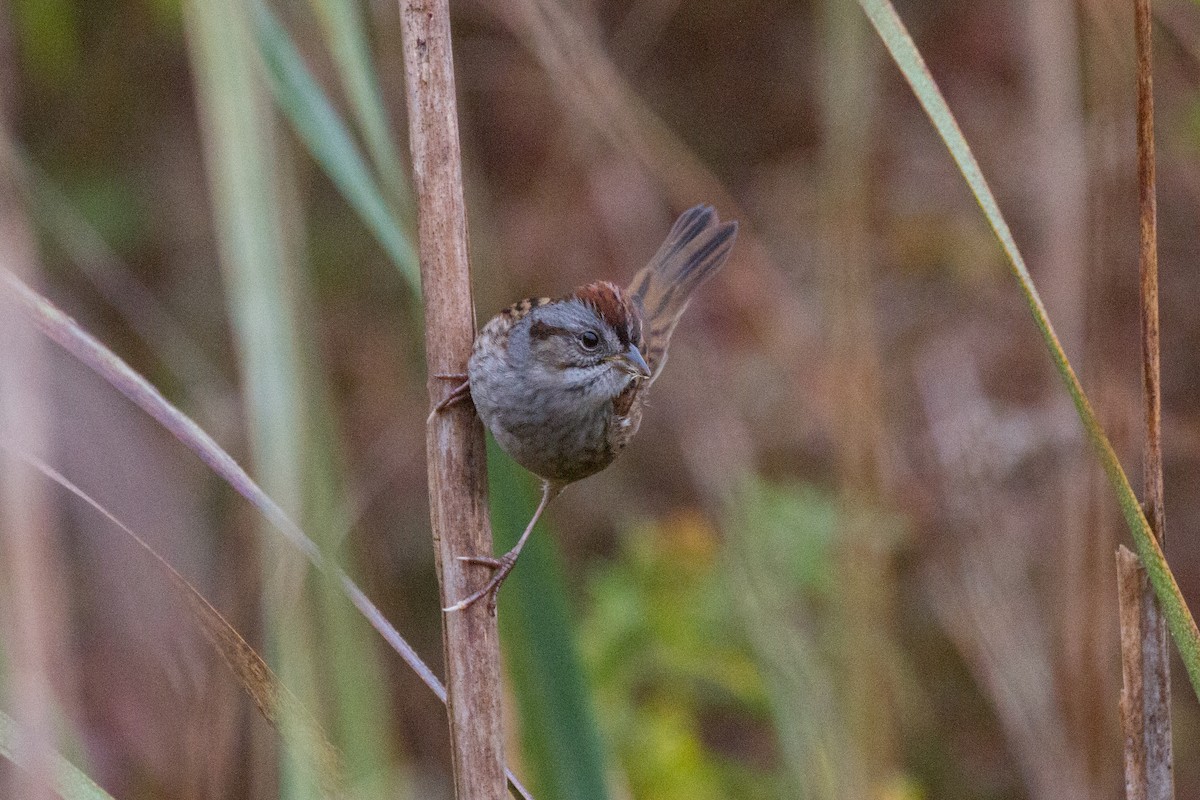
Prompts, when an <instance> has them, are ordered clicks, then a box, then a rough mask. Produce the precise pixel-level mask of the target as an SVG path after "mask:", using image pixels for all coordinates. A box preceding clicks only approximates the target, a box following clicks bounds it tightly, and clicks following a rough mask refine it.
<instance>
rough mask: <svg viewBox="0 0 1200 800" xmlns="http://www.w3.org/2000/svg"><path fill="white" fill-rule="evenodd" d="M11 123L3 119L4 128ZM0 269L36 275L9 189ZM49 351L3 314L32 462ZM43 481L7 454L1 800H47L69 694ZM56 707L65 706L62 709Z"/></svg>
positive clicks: (3, 460)
mask: <svg viewBox="0 0 1200 800" xmlns="http://www.w3.org/2000/svg"><path fill="white" fill-rule="evenodd" d="M5 124H6V121H5V120H4V119H2V118H0V127H2V126H4V125H5ZM0 269H2V270H5V271H6V272H7V270H13V271H16V272H18V273H20V274H23V275H32V274H35V273H36V271H37V269H38V267H37V248H36V244H35V238H34V234H33V231H32V229H31V228H30V226H29V224H28V220H27V219H26V217H25V214H24V210H23V209H22V208H21V206H20V203H19V202H18V199H17V197H16V192H15V191H14V189H13V187H12V186H11V185H10V184H2V183H0ZM45 364H46V359H45V348H44V347H43V346H42V342H41V341H40V340H39V339H38V337H37V336H36V335H34V333H33V331H31V330H29V328H28V326H26V325H22V324H21V323H20V321H19V320H18V319H17V318H16V316H15V315H13V314H3V313H0V436H4V437H5V438H8V439H11V440H12V441H14V442H16V443H18V444H19V445H20V446H21V448H22V449H23V450H25V451H27V452H31V453H42V452H44V451H45V450H46V449H47V448H48V447H50V445H51V442H50V438H49V432H50V428H49V426H48V413H47V409H48V408H49V406H50V404H49V402H48V400H47V393H46V388H47V381H48V378H49V375H48V373H47V371H46V368H45ZM40 483H41V482H40V481H38V480H36V479H35V477H34V476H33V475H31V474H30V473H29V471H28V470H26V469H24V468H23V467H22V465H21V464H20V463H19V462H18V461H17V460H16V459H15V458H14V457H13V456H12V455H11V454H9V453H8V452H7V451H6V452H4V453H0V631H2V632H3V636H2V638H0V659H2V660H0V689H2V690H3V691H2V694H3V697H4V700H5V702H6V704H7V705H8V708H9V709H10V710H11V711H12V714H13V717H14V719H15V720H16V721H17V723H18V725H19V732H18V733H16V734H14V736H16V737H17V739H18V748H19V750H20V752H21V754H22V757H23V763H24V767H25V769H24V770H22V771H19V772H15V773H12V774H11V775H7V776H0V794H5V791H4V790H5V789H6V788H7V789H11V794H12V796H14V797H21V798H28V800H49V799H50V798H51V797H53V791H52V789H51V786H52V784H53V777H54V754H55V751H56V749H57V737H56V732H55V726H54V707H55V704H56V698H55V692H54V687H53V686H52V685H51V675H52V674H53V675H54V676H55V677H57V678H59V679H66V680H64V682H63V684H61V685H63V686H70V683H71V682H70V680H69V673H66V674H64V670H68V669H70V664H69V663H64V659H62V658H60V657H58V655H59V652H58V645H59V644H60V642H59V638H58V636H59V633H60V631H61V630H62V629H61V627H60V626H61V625H62V624H63V620H62V618H61V617H60V615H59V614H58V613H57V612H58V610H59V606H60V602H61V600H60V595H59V594H58V592H57V591H56V587H60V586H62V585H63V583H64V580H63V576H61V575H59V574H57V568H58V564H59V562H60V559H59V557H58V554H57V553H56V547H55V544H56V542H57V537H56V535H55V533H56V530H55V525H54V515H53V511H52V506H51V504H50V503H49V502H48V501H47V498H46V496H45V492H44V491H43V487H42V486H41V485H40ZM58 702H61V700H60V701H58Z"/></svg>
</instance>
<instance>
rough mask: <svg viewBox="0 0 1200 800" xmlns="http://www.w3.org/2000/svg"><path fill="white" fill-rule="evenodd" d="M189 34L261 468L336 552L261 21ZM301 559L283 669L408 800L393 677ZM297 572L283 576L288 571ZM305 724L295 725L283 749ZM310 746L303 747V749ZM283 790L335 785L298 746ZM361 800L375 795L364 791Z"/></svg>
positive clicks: (278, 618) (369, 780)
mask: <svg viewBox="0 0 1200 800" xmlns="http://www.w3.org/2000/svg"><path fill="white" fill-rule="evenodd" d="M187 8H188V21H189V25H188V35H189V43H190V44H191V46H192V51H193V55H194V60H195V64H196V68H195V70H194V72H195V74H196V76H197V78H196V79H197V82H198V86H199V90H200V91H199V97H200V102H199V107H200V111H201V118H202V120H203V122H204V134H205V145H206V156H207V167H208V170H209V176H210V184H211V186H212V193H213V210H214V215H215V230H216V234H217V241H218V243H219V245H220V252H221V266H222V269H223V274H224V276H225V279H226V287H227V290H226V296H227V302H228V305H229V313H230V317H231V318H232V319H233V322H234V333H235V336H234V341H235V344H236V346H237V348H238V351H239V357H240V361H241V365H242V375H243V384H244V387H245V388H244V391H245V395H246V399H245V404H246V408H247V412H248V414H247V416H248V418H249V421H250V425H249V435H250V440H251V444H252V446H253V454H254V462H255V468H256V471H257V472H258V473H259V475H260V476H261V481H262V483H263V485H264V486H266V487H268V491H270V492H271V494H272V495H273V496H274V497H276V498H278V499H279V500H280V503H281V505H283V507H284V508H285V509H287V511H288V513H289V515H291V516H292V517H293V518H299V517H301V516H303V518H304V520H305V524H306V526H308V527H309V528H310V529H311V530H313V531H316V532H318V533H317V541H318V542H320V544H321V546H322V549H323V550H324V551H326V552H328V551H329V550H330V549H331V548H332V547H334V546H335V544H336V542H335V541H334V536H335V535H337V534H340V533H341V532H342V531H343V530H344V529H345V526H344V524H343V522H342V520H341V516H342V515H341V512H340V508H339V500H338V498H339V496H340V491H339V490H340V486H341V479H340V470H339V465H338V459H337V456H336V452H335V448H334V446H333V438H332V436H331V434H330V426H331V425H332V423H331V420H332V419H333V418H334V414H333V413H332V411H331V409H330V408H328V407H327V403H326V400H325V395H326V391H325V386H324V381H323V379H322V374H321V372H320V371H319V364H318V362H317V361H316V360H315V359H314V358H313V357H312V353H314V352H315V348H314V347H313V346H312V343H311V341H310V339H309V337H308V334H307V331H308V330H309V326H307V325H302V324H301V322H300V321H301V320H306V319H310V318H312V317H313V316H315V315H314V314H313V312H312V310H311V309H310V308H308V307H307V297H308V292H307V291H306V283H305V273H304V271H303V270H301V269H299V268H298V267H297V263H298V261H299V259H298V257H297V252H296V251H297V250H298V248H297V247H296V245H295V242H297V241H301V240H302V236H300V235H299V234H300V233H301V232H302V225H301V224H300V221H299V211H298V209H299V205H300V204H299V202H298V200H297V199H296V198H295V197H294V196H292V195H291V194H289V193H288V192H287V191H286V187H287V186H288V184H287V182H286V181H282V180H279V178H278V176H279V175H280V174H286V170H287V166H288V164H287V161H286V160H285V159H282V158H280V154H279V152H278V147H277V142H276V134H275V131H274V111H273V109H272V106H271V103H270V98H269V96H268V94H267V91H266V87H265V86H264V85H263V84H262V81H261V77H262V76H261V73H260V71H259V70H258V69H257V68H256V67H257V55H256V51H257V43H256V38H255V36H256V28H255V23H254V19H253V17H252V16H251V13H250V11H249V10H248V9H246V7H245V6H244V5H243V4H242V3H240V2H238V1H237V0H196V1H195V2H193V3H191V4H189V5H188V7H187ZM289 558H290V554H287V553H284V552H282V551H281V552H279V553H272V554H270V555H269V556H268V557H267V558H266V559H264V568H265V570H266V571H265V573H264V583H265V584H266V585H267V603H266V606H267V614H266V616H267V625H268V635H269V643H270V644H269V647H268V652H269V653H270V655H271V657H272V660H273V661H274V662H275V664H276V665H277V669H278V671H279V672H280V675H281V677H282V678H283V679H284V680H285V681H286V682H287V683H288V684H289V686H291V687H292V689H293V690H294V691H295V692H296V694H297V695H298V696H299V697H300V698H301V700H302V702H303V703H304V704H305V705H306V706H307V707H309V708H312V709H321V710H323V711H324V712H325V713H326V715H327V716H328V718H329V720H330V721H332V724H326V728H327V729H330V730H332V731H333V732H334V735H335V739H336V744H337V746H338V749H339V750H340V751H341V752H343V753H344V754H345V757H346V762H345V766H346V768H347V770H346V771H347V775H348V776H349V777H350V778H351V779H352V780H356V781H360V782H361V785H366V784H371V785H376V786H377V789H376V791H375V792H374V793H373V794H371V795H370V796H373V797H380V798H382V797H384V796H387V797H396V796H397V793H396V791H395V790H394V789H390V788H389V787H386V786H384V785H383V784H384V783H386V781H387V778H388V777H389V776H390V775H391V773H392V765H391V759H390V758H389V754H388V742H389V737H388V736H387V714H386V709H387V704H386V703H385V702H381V698H384V697H386V695H387V691H386V689H385V688H384V681H383V680H382V676H381V675H380V673H379V668H378V664H377V662H376V657H377V654H376V653H375V652H374V650H373V648H372V647H371V644H372V642H370V641H369V640H367V638H366V637H365V636H363V635H362V633H363V629H362V627H361V625H362V623H361V621H360V620H356V619H353V618H352V617H351V615H350V613H349V611H348V606H347V604H346V601H345V599H344V598H342V597H341V596H340V594H338V593H337V592H336V589H334V588H333V587H330V586H329V585H328V584H327V583H317V584H315V585H312V586H309V585H308V584H306V583H305V582H304V581H303V580H300V578H301V576H302V575H303V571H302V568H300V567H299V564H298V563H297V562H294V561H290V560H288V559H289ZM281 562H282V563H283V564H284V565H286V566H290V567H292V568H291V569H280V563H281ZM297 724H298V721H297V720H295V719H292V718H291V717H290V716H289V715H286V714H285V715H283V717H282V719H281V720H280V725H281V727H282V728H283V730H284V738H285V741H292V740H293V738H292V737H293V736H294V734H295V733H296V726H297ZM295 740H297V741H300V740H299V739H295ZM282 756H283V759H282V761H283V763H282V765H281V768H280V784H281V794H282V795H283V796H284V797H286V798H289V800H302V799H304V798H309V797H312V798H316V797H320V796H321V794H320V792H319V788H320V787H321V786H325V785H328V784H329V777H328V776H325V775H322V774H320V772H319V769H320V768H319V764H320V762H319V761H318V760H317V759H315V758H313V757H311V755H310V754H308V753H305V752H299V751H297V749H296V748H289V749H287V750H285V751H284V752H283V753H282ZM356 796H359V797H367V796H368V795H366V794H363V793H362V792H358V793H357V794H356Z"/></svg>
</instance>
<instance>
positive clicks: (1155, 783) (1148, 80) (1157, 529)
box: [1121, 0, 1175, 800]
mask: <svg viewBox="0 0 1200 800" xmlns="http://www.w3.org/2000/svg"><path fill="white" fill-rule="evenodd" d="M1134 32H1135V38H1136V42H1137V150H1138V206H1139V211H1140V222H1141V236H1140V239H1141V241H1140V245H1141V247H1140V258H1139V262H1138V267H1139V273H1140V281H1141V314H1140V316H1141V329H1142V388H1143V392H1144V400H1145V414H1146V417H1145V419H1146V438H1145V442H1144V444H1143V462H1142V470H1143V496H1142V505H1143V509H1144V511H1145V514H1146V521H1147V522H1148V523H1149V525H1150V530H1151V531H1152V532H1153V534H1154V536H1155V538H1157V539H1158V541H1159V544H1165V542H1166V536H1165V533H1166V529H1165V523H1166V519H1165V516H1164V513H1163V474H1162V430H1161V416H1162V398H1161V388H1160V373H1159V327H1158V242H1157V227H1158V219H1157V217H1158V208H1157V201H1156V199H1155V175H1154V172H1155V169H1154V84H1153V79H1152V76H1153V71H1152V66H1151V42H1150V35H1151V14H1150V0H1134ZM1139 585H1140V587H1141V592H1140V595H1141V600H1140V602H1139V606H1140V620H1139V625H1138V633H1139V636H1138V639H1137V640H1136V641H1138V645H1137V647H1138V651H1139V652H1140V664H1139V665H1138V666H1140V671H1135V672H1134V673H1133V674H1132V675H1131V674H1129V672H1128V670H1129V668H1130V664H1131V662H1132V661H1133V655H1132V654H1130V653H1127V652H1125V650H1126V648H1128V647H1133V646H1134V641H1135V640H1134V639H1132V638H1131V637H1128V636H1126V632H1125V628H1126V627H1127V625H1126V622H1127V621H1126V619H1125V614H1124V612H1122V617H1121V620H1122V634H1121V647H1122V653H1123V657H1122V662H1123V664H1124V666H1125V669H1126V675H1125V684H1124V685H1125V686H1126V687H1127V689H1128V687H1129V686H1130V684H1131V683H1132V684H1134V685H1137V686H1138V689H1137V691H1136V694H1135V695H1133V696H1132V697H1129V696H1128V692H1125V693H1123V699H1129V700H1130V701H1131V702H1134V701H1137V702H1140V704H1141V708H1140V710H1139V713H1133V712H1131V711H1128V710H1127V713H1124V714H1122V717H1121V719H1122V724H1123V725H1124V726H1125V742H1126V748H1125V783H1126V787H1127V791H1128V792H1129V796H1130V797H1135V796H1137V797H1144V798H1146V800H1171V798H1173V797H1174V796H1175V786H1174V775H1173V764H1172V752H1171V749H1172V748H1171V686H1170V680H1171V673H1170V662H1169V660H1168V652H1167V626H1166V620H1165V619H1164V618H1163V615H1162V611H1161V609H1160V608H1159V605H1158V600H1157V599H1156V598H1155V596H1154V591H1153V589H1152V587H1151V586H1150V584H1149V581H1147V580H1145V579H1144V577H1143V578H1142V579H1140V580H1139ZM1122 598H1124V593H1122ZM1131 726H1132V727H1131Z"/></svg>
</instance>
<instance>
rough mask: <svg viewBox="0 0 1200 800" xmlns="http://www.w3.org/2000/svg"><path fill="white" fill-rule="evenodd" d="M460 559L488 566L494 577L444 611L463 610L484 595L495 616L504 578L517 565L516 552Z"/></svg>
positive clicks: (459, 558) (468, 562)
mask: <svg viewBox="0 0 1200 800" xmlns="http://www.w3.org/2000/svg"><path fill="white" fill-rule="evenodd" d="M458 560H459V561H462V562H464V563H466V564H477V565H479V566H481V567H487V568H489V569H491V570H493V573H492V577H491V578H490V579H489V580H488V582H487V583H485V584H484V585H483V588H482V589H480V590H479V591H477V592H474V593H472V594H469V595H467V596H466V597H464V598H463V599H462V600H459V601H458V602H457V603H455V604H454V605H452V606H448V607H446V608H443V609H442V611H445V612H446V613H450V612H451V611H462V610H463V609H465V608H467V607H469V606H472V605H474V604H475V603H477V602H479V601H480V600H482V599H483V598H484V597H487V598H488V605H487V607H488V613H489V614H491V615H492V616H493V617H494V616H496V601H497V599H498V597H499V594H500V586H501V584H503V583H504V580H505V579H506V578H507V577H508V574H509V573H510V572H512V569H513V567H514V566H515V565H516V563H517V556H516V554H515V553H511V552H509V553H505V554H504V555H503V556H501V557H500V558H492V557H491V556H459V557H458Z"/></svg>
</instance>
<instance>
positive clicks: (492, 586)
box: [442, 481, 563, 615]
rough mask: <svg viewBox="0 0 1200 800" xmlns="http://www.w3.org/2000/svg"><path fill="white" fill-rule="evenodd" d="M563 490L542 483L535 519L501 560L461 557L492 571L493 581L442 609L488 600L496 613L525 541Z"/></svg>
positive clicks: (464, 560)
mask: <svg viewBox="0 0 1200 800" xmlns="http://www.w3.org/2000/svg"><path fill="white" fill-rule="evenodd" d="M562 489H563V487H562V486H560V485H558V484H553V483H551V482H550V481H544V482H543V483H542V501H541V502H540V503H538V507H537V511H534V512H533V519H531V520H529V524H528V525H527V526H525V532H524V533H522V534H521V538H520V539H518V540H517V544H516V546H515V547H513V549H512V550H509V551H508V552H507V553H505V554H504V555H502V556H500V557H499V558H492V557H490V556H459V557H458V560H459V561H463V562H466V563H468V564H478V565H479V566H481V567H488V568H490V569H491V570H492V577H491V579H490V580H489V581H488V582H487V583H486V584H484V586H483V588H482V589H480V590H479V591H477V592H475V593H474V594H471V595H469V596H467V597H464V598H463V599H462V600H459V601H458V602H457V603H455V604H454V605H452V606H450V607H449V608H444V609H442V610H443V611H462V610H463V609H464V608H466V607H467V606H469V605H471V604H473V603H475V602H478V601H479V600H482V599H483V598H484V597H487V598H488V612H489V613H491V614H493V615H494V614H495V613H496V597H497V595H498V594H499V592H500V585H501V584H503V583H504V579H505V578H507V577H508V573H510V572H512V570H513V567H514V566H516V563H517V557H518V556H519V555H521V548H522V547H524V546H525V540H526V539H528V538H529V534H531V533H533V526H534V525H537V521H538V520H539V519H541V516H542V512H543V511H545V510H546V506H548V505H550V501H551V500H553V499H554V498H555V497H557V496H558V493H559V492H561V491H562Z"/></svg>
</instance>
